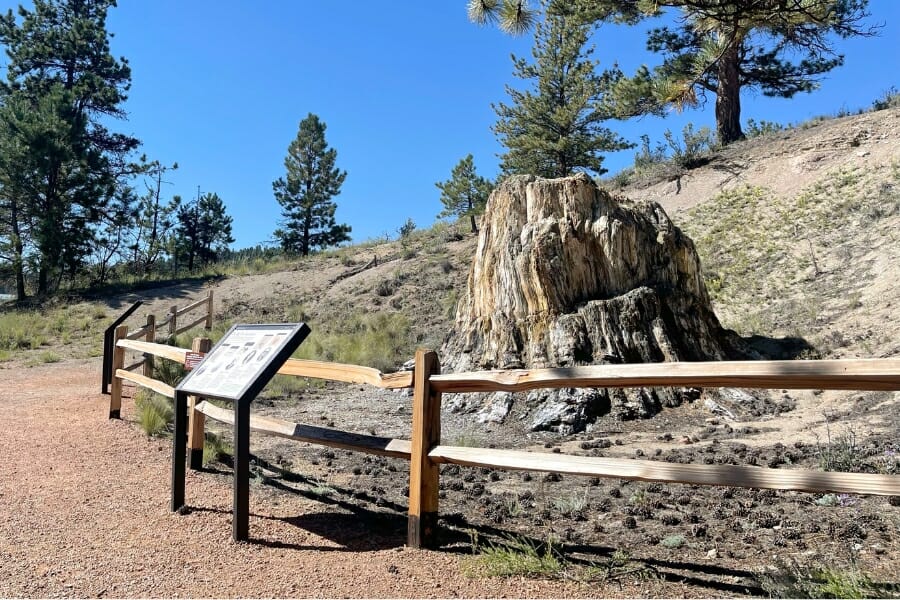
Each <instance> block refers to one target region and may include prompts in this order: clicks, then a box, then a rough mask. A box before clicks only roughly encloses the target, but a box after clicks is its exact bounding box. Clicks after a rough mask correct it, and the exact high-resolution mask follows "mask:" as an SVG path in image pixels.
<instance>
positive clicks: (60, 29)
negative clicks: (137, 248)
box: [0, 0, 139, 294]
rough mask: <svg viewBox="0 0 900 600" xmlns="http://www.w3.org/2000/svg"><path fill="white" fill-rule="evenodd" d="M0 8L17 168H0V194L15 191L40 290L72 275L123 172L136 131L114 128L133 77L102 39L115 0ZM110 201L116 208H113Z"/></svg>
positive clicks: (0, 89)
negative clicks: (3, 174)
mask: <svg viewBox="0 0 900 600" xmlns="http://www.w3.org/2000/svg"><path fill="white" fill-rule="evenodd" d="M33 4H34V8H33V10H31V11H29V10H27V9H25V8H22V7H20V8H19V11H18V17H19V19H17V18H16V16H15V15H14V14H13V12H12V11H9V12H7V14H5V15H0V43H2V44H3V45H4V46H5V47H6V54H7V57H8V64H7V69H6V73H7V81H6V83H3V84H0V93H2V94H3V96H4V97H5V103H6V104H8V105H13V106H18V107H21V106H22V105H23V104H26V105H27V106H28V109H29V111H30V112H31V114H30V115H29V114H27V111H26V112H25V113H23V112H22V111H21V110H19V111H15V110H14V111H13V112H12V113H9V114H8V115H7V117H8V118H7V119H6V121H7V123H13V124H14V126H13V127H11V128H5V132H6V133H7V134H8V135H11V136H12V137H13V139H12V140H8V144H9V145H10V146H12V147H16V148H19V149H20V150H21V153H20V154H19V157H20V158H19V160H20V162H21V166H20V168H19V169H17V170H16V169H12V170H8V171H7V172H6V175H7V177H6V178H5V179H4V180H3V181H0V185H2V189H0V194H3V195H5V196H9V195H11V194H15V195H17V198H16V201H17V206H16V208H17V211H18V214H19V215H21V217H20V218H22V219H24V220H25V221H28V222H29V223H30V233H31V238H32V240H31V241H32V242H33V246H34V248H35V250H36V255H37V256H36V263H37V271H38V290H37V291H38V293H39V294H44V293H46V292H48V291H49V289H50V287H51V278H55V280H56V282H58V281H59V280H60V279H61V278H62V277H64V276H65V275H72V274H73V273H74V271H75V270H77V269H78V268H79V267H80V265H81V263H82V262H83V260H84V259H85V257H86V256H87V255H88V254H89V253H90V251H91V246H92V243H93V241H94V240H93V237H94V229H93V225H94V224H97V223H99V222H100V218H99V217H100V214H101V213H102V212H103V211H105V210H106V209H107V207H108V206H109V205H110V201H111V198H112V197H113V196H114V195H115V193H116V191H117V190H118V189H120V188H119V186H118V185H117V183H118V182H117V180H118V179H119V178H120V177H122V176H124V175H126V174H127V173H128V172H129V169H130V166H129V164H128V158H127V157H128V155H129V153H130V152H131V151H132V150H134V149H135V148H136V147H137V145H138V144H139V142H138V140H136V139H135V138H132V137H129V136H126V135H122V134H118V133H113V132H111V131H110V130H109V129H108V128H107V124H108V123H109V121H110V118H124V117H125V112H124V110H123V108H122V103H124V102H125V100H126V92H127V90H128V88H129V86H130V82H131V70H130V69H129V67H128V63H127V61H125V60H124V59H118V60H117V59H116V58H114V57H113V56H112V54H111V53H110V49H109V33H108V32H107V30H106V15H107V11H108V10H109V8H110V7H113V6H115V0H34V3H33ZM116 210H117V209H116Z"/></svg>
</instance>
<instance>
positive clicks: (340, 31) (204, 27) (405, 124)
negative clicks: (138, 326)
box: [0, 0, 900, 247]
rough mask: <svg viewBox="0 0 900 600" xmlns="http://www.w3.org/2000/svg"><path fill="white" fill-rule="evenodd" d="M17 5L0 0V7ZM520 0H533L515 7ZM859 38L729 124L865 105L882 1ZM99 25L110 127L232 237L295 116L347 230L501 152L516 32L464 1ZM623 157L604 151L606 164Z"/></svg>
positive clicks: (431, 213) (429, 195) (265, 215)
mask: <svg viewBox="0 0 900 600" xmlns="http://www.w3.org/2000/svg"><path fill="white" fill-rule="evenodd" d="M16 4H18V3H14V2H8V1H5V0H3V1H0V7H2V8H3V10H4V12H5V11H6V10H7V8H9V7H14V6H15V5H16ZM533 4H534V3H533ZM870 9H871V12H872V18H871V21H872V22H873V23H883V24H884V25H885V27H884V28H883V29H882V31H881V35H880V36H879V37H877V38H874V39H851V40H842V41H839V42H838V44H839V46H838V47H839V48H840V51H841V52H842V53H844V54H845V56H846V62H845V65H844V66H843V67H841V68H839V69H836V70H835V71H832V72H831V73H830V74H828V75H827V76H826V78H825V79H824V81H823V82H822V87H821V89H820V90H819V91H818V92H815V93H814V94H811V95H807V94H804V95H800V96H797V97H796V98H795V99H793V100H771V99H767V98H764V97H763V96H761V95H756V96H754V95H745V96H744V97H743V109H744V110H743V114H742V120H743V121H744V122H746V120H747V118H750V117H752V118H755V119H757V120H760V119H766V120H770V121H779V122H796V121H801V120H805V119H808V118H810V117H813V116H816V115H821V114H833V113H835V112H837V111H838V110H840V109H842V108H846V109H849V110H855V109H857V108H861V107H868V106H870V105H871V103H872V100H873V99H875V98H876V97H878V96H880V95H881V94H882V93H883V92H885V91H886V90H887V89H889V88H890V87H891V86H897V87H900V1H897V0H871V3H870ZM108 28H109V30H110V31H111V32H113V33H114V34H115V37H114V39H113V40H112V50H113V53H114V54H115V55H116V56H125V57H126V58H127V59H128V60H129V62H130V64H131V68H132V77H133V85H132V89H131V93H130V98H129V100H128V103H127V105H126V108H127V111H128V113H129V119H128V121H127V122H124V123H118V124H116V128H117V130H119V131H122V132H126V133H130V134H133V135H135V136H137V137H138V138H140V139H141V140H143V142H144V144H143V148H142V151H143V152H145V153H146V154H147V155H148V156H149V157H150V158H151V159H156V160H160V161H162V162H164V163H172V162H178V164H179V167H180V168H179V170H178V171H176V172H174V173H172V174H171V175H170V177H169V180H170V181H171V182H172V185H170V186H168V187H167V191H168V194H169V195H172V194H180V195H182V196H185V197H189V198H190V197H193V196H195V195H196V193H197V186H200V190H201V192H212V191H214V192H216V193H218V194H219V195H220V196H221V197H222V199H223V200H224V201H225V203H226V205H227V207H228V212H229V214H231V215H232V216H233V217H234V236H235V238H236V243H235V244H234V246H235V247H245V246H251V245H254V244H257V243H263V242H266V241H267V240H270V239H271V237H272V232H273V231H274V229H275V227H276V225H277V223H278V220H279V206H278V204H277V202H276V201H275V199H274V197H273V195H272V181H273V180H275V179H277V178H278V177H280V176H282V175H283V174H284V167H283V161H284V156H285V154H286V151H287V146H288V144H289V143H290V142H291V140H293V139H294V137H295V136H296V134H297V126H298V124H299V122H300V120H301V119H303V118H304V117H305V116H306V115H307V114H308V113H310V112H312V113H315V114H317V115H319V116H320V117H321V118H322V120H324V121H325V123H326V124H327V126H328V130H327V132H326V137H327V140H328V142H329V144H330V145H331V146H332V147H333V148H335V149H336V150H337V152H338V166H339V167H341V168H343V169H345V170H346V171H348V176H347V180H346V182H345V184H344V186H343V190H342V193H341V195H340V196H339V197H337V199H336V201H337V203H338V212H337V217H338V220H339V221H340V222H345V223H348V224H349V225H351V226H352V228H353V238H354V241H362V240H364V239H367V238H371V237H375V236H378V235H382V234H385V233H387V234H391V235H396V230H397V228H398V227H399V226H400V225H401V224H402V223H403V222H405V221H406V219H407V218H408V217H411V218H412V219H413V220H414V221H415V222H416V223H417V224H418V225H419V226H428V225H430V224H431V223H433V222H434V220H435V217H436V215H437V213H438V212H439V211H440V210H441V204H440V201H439V199H438V198H439V192H438V190H437V189H436V188H435V186H434V182H436V181H440V180H444V179H447V178H448V177H449V174H450V169H451V168H452V167H453V166H454V165H455V164H456V163H457V161H459V159H461V158H462V157H464V156H465V155H466V154H468V153H472V154H473V155H474V157H475V164H476V166H477V167H478V169H479V172H481V173H482V174H484V175H486V176H491V177H493V176H495V175H496V173H497V162H498V159H497V156H496V155H497V154H498V153H500V152H501V151H502V148H501V147H500V146H499V144H498V143H497V142H496V140H495V138H494V135H493V133H492V132H491V130H490V127H491V125H492V124H493V123H494V121H495V114H494V112H493V110H492V109H491V103H495V102H498V101H505V100H506V94H505V92H504V85H505V84H509V83H516V80H515V79H514V78H513V77H512V64H511V61H510V54H511V53H515V54H517V55H519V56H530V46H531V36H530V35H526V36H523V37H521V38H513V37H509V36H507V35H504V34H502V33H501V32H499V31H497V30H496V29H494V28H491V27H485V28H480V27H478V26H476V25H473V24H471V23H469V22H468V20H467V19H466V11H465V0H442V1H440V2H419V1H410V0H399V1H396V2H368V1H363V0H349V1H344V2H333V1H313V0H271V1H268V2H249V1H247V0H243V1H238V0H215V1H213V0H189V1H187V2H185V1H184V0H119V7H118V8H115V9H113V10H112V11H111V12H110V15H109V20H108ZM647 28H648V26H643V25H642V26H638V27H636V28H630V29H629V28H612V27H609V28H603V29H601V31H600V33H599V34H598V35H597V36H596V39H595V43H596V46H597V50H596V53H595V57H596V58H598V59H599V60H600V61H601V66H602V65H609V64H611V63H612V62H613V61H618V62H619V64H620V65H621V66H622V67H623V69H624V70H625V71H626V72H629V71H631V70H633V68H634V67H636V66H638V65H639V64H640V63H642V62H648V63H649V64H655V62H654V61H655V57H653V56H650V55H647V54H646V53H645V52H644V50H643V48H644V39H643V35H642V34H643V32H644V31H645V30H646V29H647ZM711 110H712V102H710V103H709V105H708V106H707V108H706V110H704V111H688V112H685V113H684V114H681V115H679V114H672V115H670V117H669V118H667V119H666V120H660V119H654V118H644V119H640V120H635V121H631V122H627V123H621V122H615V121H614V122H611V125H612V126H613V127H614V128H615V129H616V130H617V131H619V132H620V133H621V134H622V135H623V136H625V137H626V138H627V139H630V140H631V141H638V138H639V136H640V135H641V134H642V133H647V134H649V135H650V137H651V139H652V140H654V141H656V140H660V139H661V138H662V132H663V131H664V130H665V129H666V128H669V129H672V130H673V131H676V132H680V130H681V128H682V127H683V125H684V123H686V122H687V121H692V122H693V123H695V124H696V125H697V126H700V125H713V124H714V119H713V116H712V114H711ZM633 156H634V151H627V152H623V153H618V154H617V155H610V156H609V157H608V158H607V161H606V166H607V168H608V169H609V170H610V172H611V173H614V172H616V171H618V170H620V169H621V168H623V167H625V166H627V165H629V164H630V163H631V162H632V159H633Z"/></svg>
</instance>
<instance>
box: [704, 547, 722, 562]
mask: <svg viewBox="0 0 900 600" xmlns="http://www.w3.org/2000/svg"><path fill="white" fill-rule="evenodd" d="M718 556H719V552H718V551H717V550H716V549H715V548H713V549H712V550H710V551H709V552H707V553H706V558H708V559H710V560H713V559H715V558H717V557H718Z"/></svg>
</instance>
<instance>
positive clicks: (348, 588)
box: [0, 359, 639, 597]
mask: <svg viewBox="0 0 900 600" xmlns="http://www.w3.org/2000/svg"><path fill="white" fill-rule="evenodd" d="M0 380H2V381H3V385H2V388H0V432H2V434H0V456H2V457H3V459H2V462H0V597H61V596H64V597H73V596H74V597H101V596H109V597H151V596H152V597H176V596H177V597H246V596H254V597H271V596H276V597H293V596H299V597H337V596H341V597H457V596H465V597H481V596H494V597H500V596H516V597H523V596H530V597H537V596H542V597H572V596H592V595H597V594H598V593H601V594H602V592H599V590H597V589H596V588H589V587H587V586H584V585H579V584H576V583H570V582H561V581H540V580H524V579H518V578H515V579H505V580H504V579H478V578H476V579H472V578H467V577H465V576H463V575H462V574H461V573H460V560H461V559H460V557H459V556H458V555H455V554H452V553H449V552H431V551H416V550H410V549H408V548H405V547H404V546H403V542H404V540H403V539H398V536H396V535H391V536H388V537H384V536H377V535H370V534H369V533H368V532H367V531H366V529H365V524H363V523H362V522H360V521H359V520H357V519H356V518H355V517H354V516H353V515H340V514H335V513H334V512H330V513H329V512H328V511H327V510H326V508H327V507H325V506H324V505H323V504H321V503H318V502H314V501H311V500H309V499H307V498H303V497H296V496H291V495H289V494H283V493H282V494H280V493H277V492H272V491H269V490H266V489H260V488H259V487H256V486H253V488H252V491H251V520H250V536H251V542H250V543H241V544H236V543H234V542H232V541H231V537H230V536H231V514H230V508H231V506H230V502H231V478H230V477H229V476H225V475H221V474H219V475H216V474H213V473H192V472H189V475H188V481H187V503H188V505H189V506H190V507H191V508H192V510H191V511H190V512H189V514H186V515H178V514H174V513H171V512H169V510H168V502H169V477H170V474H169V464H170V445H169V442H168V441H167V440H158V439H149V438H147V437H146V436H144V435H143V433H142V432H141V431H140V430H139V428H137V427H136V425H134V423H133V422H132V421H133V419H134V411H133V406H132V404H131V402H130V401H129V400H125V402H124V405H123V417H124V420H123V421H109V420H107V418H106V411H107V401H108V400H107V397H106V396H102V395H100V394H99V393H98V391H97V390H98V387H99V385H98V381H99V361H98V360H96V359H95V360H91V361H71V362H66V363H58V364H54V365H44V366H40V367H34V368H30V369H29V368H5V369H2V371H0ZM610 591H612V592H613V593H616V594H620V593H622V592H624V593H626V594H628V593H629V592H628V591H627V590H620V589H617V590H610ZM635 592H636V590H635V591H632V593H635ZM637 593H639V592H637Z"/></svg>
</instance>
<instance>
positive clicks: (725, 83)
mask: <svg viewBox="0 0 900 600" xmlns="http://www.w3.org/2000/svg"><path fill="white" fill-rule="evenodd" d="M739 48H740V40H737V39H736V40H734V41H732V43H731V45H730V46H729V47H728V49H727V50H726V51H725V53H724V54H723V55H722V57H721V58H720V59H719V65H718V72H717V73H716V77H717V79H718V87H717V88H716V133H717V134H718V136H719V143H720V144H721V145H723V146H725V145H728V144H730V143H732V142H736V141H738V140H742V139H744V132H743V131H741V72H740V56H739V55H738V49H739Z"/></svg>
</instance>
